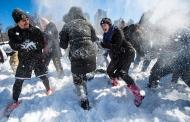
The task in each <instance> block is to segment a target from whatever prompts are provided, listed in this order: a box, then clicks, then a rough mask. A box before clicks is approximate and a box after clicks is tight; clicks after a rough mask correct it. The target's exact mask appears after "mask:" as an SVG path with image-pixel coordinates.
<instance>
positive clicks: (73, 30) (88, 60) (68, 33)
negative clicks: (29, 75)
mask: <svg viewBox="0 0 190 122" xmlns="http://www.w3.org/2000/svg"><path fill="white" fill-rule="evenodd" d="M64 21H65V23H66V24H65V25H64V26H63V29H62V31H61V32H60V46H61V48H63V49H66V48H68V45H70V50H69V59H70V61H71V72H72V73H73V80H74V84H75V86H76V89H77V93H78V95H79V96H80V97H81V107H82V108H83V109H85V110H88V109H89V102H88V99H87V89H86V81H85V80H86V74H87V73H89V72H92V71H94V70H95V69H96V51H95V44H94V42H95V41H96V39H97V37H96V34H95V30H94V29H93V27H92V25H91V24H89V23H88V22H87V21H86V19H85V17H84V15H83V12H82V10H81V9H80V8H78V7H72V8H71V9H70V11H69V13H68V14H66V15H65V16H64Z"/></svg>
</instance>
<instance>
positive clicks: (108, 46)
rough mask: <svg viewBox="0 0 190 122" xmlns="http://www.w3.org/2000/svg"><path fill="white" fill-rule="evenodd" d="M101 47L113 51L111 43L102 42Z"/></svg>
mask: <svg viewBox="0 0 190 122" xmlns="http://www.w3.org/2000/svg"><path fill="white" fill-rule="evenodd" d="M100 45H101V46H102V47H103V48H108V49H111V43H104V42H100Z"/></svg>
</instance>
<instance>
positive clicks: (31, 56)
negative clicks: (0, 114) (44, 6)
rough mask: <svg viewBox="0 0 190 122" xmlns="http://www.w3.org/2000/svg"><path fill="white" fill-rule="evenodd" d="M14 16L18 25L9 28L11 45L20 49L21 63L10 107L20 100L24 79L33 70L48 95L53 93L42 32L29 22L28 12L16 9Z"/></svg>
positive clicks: (17, 71) (19, 57) (27, 77)
mask: <svg viewBox="0 0 190 122" xmlns="http://www.w3.org/2000/svg"><path fill="white" fill-rule="evenodd" d="M12 17H13V19H14V21H15V22H16V24H17V25H16V26H15V27H13V28H10V29H9V30H8V36H9V40H10V41H9V45H10V47H11V48H12V49H13V50H16V51H18V59H19V65H18V67H17V70H16V75H15V79H16V80H15V83H14V85H13V100H14V102H13V104H11V106H10V108H13V109H14V108H15V107H16V106H17V105H18V103H19V101H18V98H19V95H20V93H21V89H22V84H23V82H24V80H27V79H30V78H31V74H32V71H33V70H34V72H35V75H36V76H37V77H39V78H40V79H41V80H42V81H43V84H44V86H45V88H46V90H47V95H50V94H51V93H52V90H51V89H50V86H49V80H48V77H47V68H46V66H45V62H44V59H43V53H42V49H43V48H44V53H46V52H47V51H46V50H47V49H46V48H45V46H46V44H45V41H44V38H43V34H42V32H41V31H40V30H39V29H38V28H36V27H33V26H31V25H30V24H29V19H28V16H27V14H26V13H25V12H24V11H22V10H21V9H14V10H13V12H12Z"/></svg>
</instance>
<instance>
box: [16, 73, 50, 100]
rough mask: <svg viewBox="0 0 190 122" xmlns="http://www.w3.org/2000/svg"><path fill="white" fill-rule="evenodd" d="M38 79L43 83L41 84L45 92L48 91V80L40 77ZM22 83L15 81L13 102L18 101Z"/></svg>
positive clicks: (21, 81) (45, 77)
mask: <svg viewBox="0 0 190 122" xmlns="http://www.w3.org/2000/svg"><path fill="white" fill-rule="evenodd" d="M40 79H41V80H42V81H43V84H44V86H45V88H46V90H47V91H48V90H49V89H50V86H49V80H48V78H47V76H42V77H40ZM23 82H24V80H21V79H16V81H15V83H14V85H13V100H14V101H15V102H17V101H18V98H19V96H20V93H21V90H22V84H23Z"/></svg>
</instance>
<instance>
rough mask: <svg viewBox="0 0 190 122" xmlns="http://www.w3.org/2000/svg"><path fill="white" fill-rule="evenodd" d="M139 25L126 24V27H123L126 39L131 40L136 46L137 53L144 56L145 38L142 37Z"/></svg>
mask: <svg viewBox="0 0 190 122" xmlns="http://www.w3.org/2000/svg"><path fill="white" fill-rule="evenodd" d="M138 28H139V26H138V25H134V24H132V25H130V26H126V27H125V28H124V29H123V32H124V35H125V39H126V40H127V41H129V42H130V43H131V44H132V46H133V47H134V48H135V50H136V53H137V54H138V55H139V56H141V57H142V56H144V51H143V48H142V46H143V40H142V38H141V33H140V31H138V30H139V29H138Z"/></svg>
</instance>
